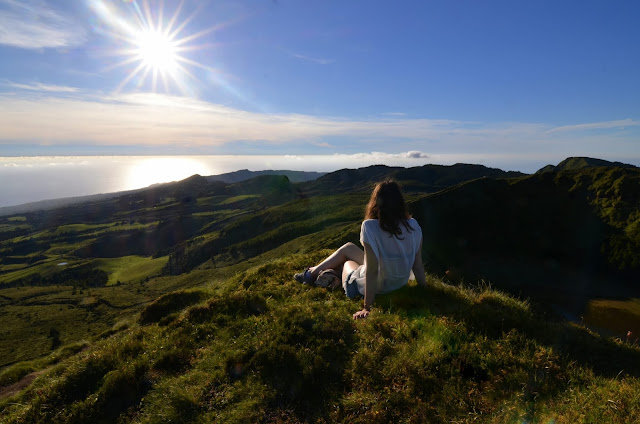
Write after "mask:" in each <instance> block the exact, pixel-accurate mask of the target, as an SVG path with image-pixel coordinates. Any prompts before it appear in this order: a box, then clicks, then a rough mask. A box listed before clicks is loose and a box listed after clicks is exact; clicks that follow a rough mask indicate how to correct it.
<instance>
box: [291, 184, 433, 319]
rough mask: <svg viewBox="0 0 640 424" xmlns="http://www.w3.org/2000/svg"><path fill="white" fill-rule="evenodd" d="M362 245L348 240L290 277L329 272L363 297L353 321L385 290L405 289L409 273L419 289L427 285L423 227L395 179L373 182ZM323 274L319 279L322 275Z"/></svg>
mask: <svg viewBox="0 0 640 424" xmlns="http://www.w3.org/2000/svg"><path fill="white" fill-rule="evenodd" d="M360 244H362V246H364V251H363V250H362V249H360V248H359V247H358V246H356V245H355V244H353V243H347V244H345V245H344V246H342V247H341V248H339V249H338V250H336V251H335V252H334V253H333V254H332V255H331V256H329V257H328V258H327V259H325V260H324V261H322V262H321V263H320V264H318V265H317V266H314V267H311V268H307V269H306V270H305V271H304V272H301V273H299V274H296V275H294V278H295V279H296V280H297V281H299V282H301V283H304V284H313V283H315V282H316V280H317V279H318V277H319V276H321V275H322V276H326V274H333V276H335V279H336V286H337V285H339V284H340V278H339V277H338V275H342V287H343V288H344V291H345V293H346V294H347V297H349V298H351V299H354V298H357V297H360V296H363V297H364V306H363V308H362V310H361V311H358V312H356V313H355V314H353V318H354V319H358V318H366V317H367V316H368V315H369V311H370V309H371V305H372V304H373V300H374V298H375V296H376V294H378V293H389V292H391V291H393V290H396V289H399V288H400V287H403V286H404V285H405V284H407V282H408V281H409V275H410V274H411V271H412V270H413V273H414V275H415V277H416V280H417V281H418V284H420V285H421V286H423V287H426V286H427V282H426V279H425V273H424V266H423V264H422V257H421V251H422V229H421V228H420V226H419V225H418V222H417V221H416V220H415V219H413V218H411V216H410V215H409V212H408V210H407V204H406V203H405V200H404V196H403V195H402V191H401V190H400V186H399V185H398V183H396V182H395V181H384V182H381V183H378V184H376V186H375V188H374V189H373V193H371V199H370V200H369V203H368V204H367V208H366V211H365V220H364V221H363V222H362V227H361V229H360ZM321 278H322V277H321Z"/></svg>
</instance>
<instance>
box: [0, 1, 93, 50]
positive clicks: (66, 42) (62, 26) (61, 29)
mask: <svg viewBox="0 0 640 424" xmlns="http://www.w3.org/2000/svg"><path fill="white" fill-rule="evenodd" d="M85 39H86V32H85V30H84V29H82V28H81V27H80V26H79V25H78V23H77V22H76V21H74V20H73V19H72V18H71V17H69V16H65V15H63V14H61V13H59V12H57V11H55V10H53V9H52V8H51V7H48V6H47V5H46V3H43V2H42V1H32V0H21V1H16V0H0V44H4V45H7V46H12V47H18V48H23V49H42V48H60V47H71V46H78V45H81V44H83V43H84V42H85Z"/></svg>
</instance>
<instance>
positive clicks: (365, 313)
mask: <svg viewBox="0 0 640 424" xmlns="http://www.w3.org/2000/svg"><path fill="white" fill-rule="evenodd" d="M370 313H371V311H369V310H368V309H363V310H361V311H358V312H356V313H355V314H353V319H360V318H366V317H368V316H369V314H370Z"/></svg>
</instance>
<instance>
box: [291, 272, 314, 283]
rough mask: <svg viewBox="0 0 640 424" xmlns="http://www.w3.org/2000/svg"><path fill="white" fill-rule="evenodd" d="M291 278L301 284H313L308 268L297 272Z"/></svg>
mask: <svg viewBox="0 0 640 424" xmlns="http://www.w3.org/2000/svg"><path fill="white" fill-rule="evenodd" d="M293 278H294V279H295V280H296V281H297V282H298V283H301V284H313V281H314V278H313V276H312V275H311V271H310V270H309V268H307V269H305V270H304V272H299V273H297V274H294V275H293Z"/></svg>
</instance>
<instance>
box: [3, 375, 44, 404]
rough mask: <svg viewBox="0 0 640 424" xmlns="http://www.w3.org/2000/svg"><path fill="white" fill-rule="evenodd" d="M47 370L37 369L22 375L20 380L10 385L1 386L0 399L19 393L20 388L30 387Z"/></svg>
mask: <svg viewBox="0 0 640 424" xmlns="http://www.w3.org/2000/svg"><path fill="white" fill-rule="evenodd" d="M45 371H47V370H46V369H45V370H40V371H35V372H32V373H31V374H27V375H25V376H24V377H22V378H21V379H20V381H17V382H15V383H13V384H10V385H8V386H0V399H4V398H6V397H9V396H13V395H15V394H16V393H18V392H19V391H20V390H22V389H24V388H26V387H28V386H29V385H30V384H31V383H33V380H35V379H36V378H37V377H38V376H39V375H40V374H42V373H44V372H45Z"/></svg>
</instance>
